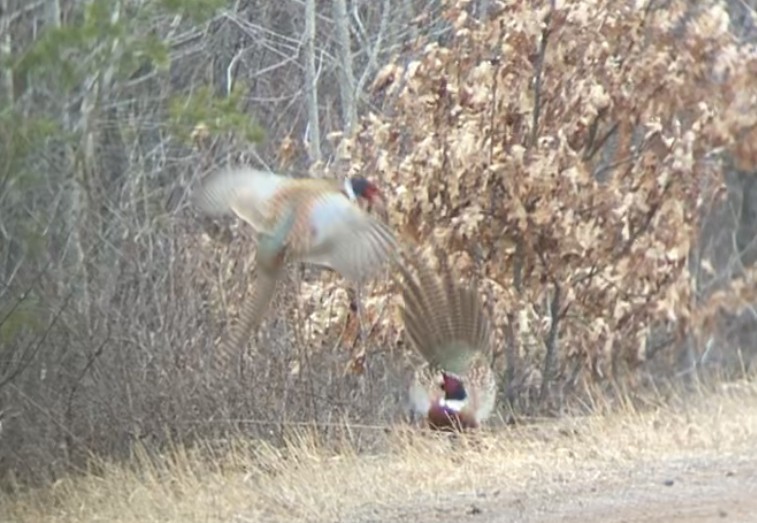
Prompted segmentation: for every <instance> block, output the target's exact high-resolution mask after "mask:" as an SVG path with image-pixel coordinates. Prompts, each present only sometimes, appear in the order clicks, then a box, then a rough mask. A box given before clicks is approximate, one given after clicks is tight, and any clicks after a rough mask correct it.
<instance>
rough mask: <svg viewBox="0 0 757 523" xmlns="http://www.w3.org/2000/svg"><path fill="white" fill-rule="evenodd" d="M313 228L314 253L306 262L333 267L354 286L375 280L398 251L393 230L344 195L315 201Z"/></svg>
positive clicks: (329, 195) (332, 194) (331, 194)
mask: <svg viewBox="0 0 757 523" xmlns="http://www.w3.org/2000/svg"><path fill="white" fill-rule="evenodd" d="M310 226H311V231H310V233H311V237H310V249H309V252H307V253H306V254H305V255H304V256H303V261H306V262H310V263H315V264H319V265H325V266H328V267H331V268H333V269H334V270H335V271H337V272H339V273H340V274H341V275H342V276H344V277H345V278H347V279H349V280H351V281H353V282H360V281H363V280H365V279H369V278H371V277H373V276H375V275H376V273H377V272H378V271H379V270H380V269H381V268H382V266H383V265H384V264H385V263H386V262H387V261H388V260H390V259H391V258H393V256H394V254H395V253H396V250H397V240H396V239H395V237H394V234H393V233H392V231H391V230H390V229H389V227H388V226H387V225H386V224H384V223H383V222H381V221H379V220H377V219H375V218H374V217H372V216H371V215H370V214H368V213H367V212H365V211H363V210H362V209H361V208H360V207H358V206H357V205H355V204H354V203H352V202H351V201H350V200H349V199H348V198H347V197H346V196H344V195H343V194H342V193H340V192H336V191H331V192H324V193H322V194H321V195H319V196H318V197H317V198H316V199H315V201H314V202H313V203H312V207H311V213H310Z"/></svg>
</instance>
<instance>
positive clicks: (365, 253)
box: [193, 168, 397, 347]
mask: <svg viewBox="0 0 757 523" xmlns="http://www.w3.org/2000/svg"><path fill="white" fill-rule="evenodd" d="M380 198H381V194H380V192H379V190H378V188H377V187H376V186H375V185H374V184H373V183H371V182H369V181H368V180H366V179H365V178H362V177H354V178H349V179H346V180H345V181H344V183H343V184H341V183H339V182H337V181H336V180H325V179H313V178H307V179H295V178H288V177H285V176H281V175H278V174H274V173H271V172H267V171H259V170H255V169H251V168H236V169H228V170H223V171H219V172H216V173H214V174H212V175H210V176H208V177H207V178H206V179H205V180H203V182H202V183H201V185H200V187H199V188H198V189H197V190H196V191H195V193H194V196H193V199H194V202H195V205H197V207H198V208H199V209H200V210H201V211H203V212H204V213H205V214H207V215H210V216H219V215H228V214H236V215H237V216H238V217H239V218H241V219H242V220H244V221H246V222H247V223H249V224H250V225H252V227H253V228H254V229H255V230H256V231H257V232H258V254H257V264H258V268H257V273H258V274H257V278H256V284H255V291H254V293H253V299H252V300H251V301H250V302H249V304H247V305H245V306H244V307H243V310H242V315H241V318H240V324H239V328H237V329H236V330H235V331H234V332H233V333H232V335H231V343H232V345H236V346H237V347H240V344H244V342H245V341H246V339H247V337H248V336H249V334H250V333H251V332H252V331H253V330H254V329H256V328H257V326H258V323H259V321H260V320H261V319H262V316H263V313H264V312H265V309H266V307H267V305H268V302H269V301H270V299H271V297H272V295H273V291H274V290H275V284H276V281H277V280H278V278H279V276H280V273H281V270H282V269H283V267H284V265H285V263H284V258H286V259H288V260H293V261H302V262H306V263H312V264H315V265H319V266H324V267H329V268H331V269H333V270H335V271H336V272H338V273H339V274H341V275H342V276H344V277H345V278H346V279H348V280H349V281H351V282H352V283H353V284H356V285H359V284H360V283H362V282H364V281H365V280H367V279H370V278H372V277H373V276H375V275H376V274H377V273H378V272H379V270H380V269H381V268H382V267H383V266H384V264H385V262H387V261H388V260H389V259H390V258H392V257H393V256H394V253H395V252H396V249H397V242H396V239H395V237H394V234H393V233H392V232H391V230H390V229H389V227H388V226H387V225H386V224H384V223H382V222H381V221H378V220H376V219H375V218H373V217H372V216H371V215H370V214H368V213H367V212H366V211H364V210H363V209H361V208H360V206H359V205H358V201H360V200H364V201H366V202H367V203H368V204H369V205H373V204H375V203H376V202H377V201H378V200H380Z"/></svg>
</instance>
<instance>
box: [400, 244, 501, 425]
mask: <svg viewBox="0 0 757 523" xmlns="http://www.w3.org/2000/svg"><path fill="white" fill-rule="evenodd" d="M437 258H438V260H439V265H440V270H439V271H435V270H434V269H433V268H432V267H431V265H430V263H429V262H428V260H426V259H424V257H423V256H421V255H420V254H419V255H416V256H414V257H413V258H411V259H409V260H408V261H407V262H406V263H405V264H404V265H400V266H399V267H400V273H401V275H402V280H401V282H400V285H401V288H402V296H403V299H404V306H403V307H402V320H403V322H404V324H405V333H406V337H407V338H408V340H409V342H410V344H411V345H412V346H414V347H415V348H416V349H417V350H418V352H420V353H421V355H423V357H424V358H425V359H426V364H424V366H423V367H421V368H419V369H417V370H416V371H415V373H414V376H413V382H412V384H411V386H410V391H409V400H410V408H411V411H412V413H413V414H414V415H421V416H423V417H424V418H425V419H426V421H427V423H428V424H429V426H430V427H432V428H435V429H449V428H458V429H459V428H463V429H465V428H475V427H478V426H479V425H480V424H481V422H482V421H484V420H485V419H486V418H488V417H489V416H490V415H491V413H492V411H493V410H494V405H495V402H496V395H497V384H496V380H495V377H494V372H493V371H492V368H491V346H490V324H489V320H488V319H487V317H486V315H485V313H484V310H483V305H482V304H481V300H480V299H479V296H478V294H477V291H476V288H475V286H473V285H463V284H460V283H457V282H456V281H455V279H454V276H453V273H452V270H451V269H450V267H449V266H448V265H447V264H446V262H445V260H444V257H443V256H440V255H437Z"/></svg>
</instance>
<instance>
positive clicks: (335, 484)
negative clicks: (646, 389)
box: [0, 382, 757, 523]
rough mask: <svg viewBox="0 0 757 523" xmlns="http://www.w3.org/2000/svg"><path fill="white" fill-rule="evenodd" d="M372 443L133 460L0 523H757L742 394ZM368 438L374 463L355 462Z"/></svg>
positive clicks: (6, 507)
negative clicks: (211, 457) (473, 432)
mask: <svg viewBox="0 0 757 523" xmlns="http://www.w3.org/2000/svg"><path fill="white" fill-rule="evenodd" d="M598 410H600V411H601V410H602V408H601V407H600V408H599V409H598ZM371 429H373V432H372V433H371ZM379 429H380V428H371V427H362V428H361V427H355V426H349V425H346V426H345V431H344V437H343V441H339V442H338V443H337V444H336V450H334V443H335V441H334V439H333V438H332V439H330V440H329V441H328V442H324V441H322V440H320V439H319V438H318V437H316V436H315V435H313V434H312V433H308V432H307V431H305V432H303V431H296V432H293V435H292V438H291V440H290V443H289V444H288V446H287V447H286V448H284V449H280V448H273V447H270V446H267V445H265V444H261V443H259V442H249V441H243V440H240V441H239V442H237V443H236V444H235V446H234V447H233V448H232V449H231V450H230V451H229V452H228V453H227V454H226V455H224V456H223V457H220V458H219V459H217V460H213V461H212V462H208V461H207V460H204V459H200V458H198V457H197V456H196V455H194V454H193V453H192V451H189V450H187V449H181V448H179V449H176V451H175V452H174V453H172V454H171V455H170V456H165V457H162V458H160V459H158V460H155V459H154V458H151V459H148V458H147V457H146V456H145V455H139V454H138V455H135V457H134V459H133V462H132V463H129V464H107V463H102V464H99V465H98V467H97V472H96V473H92V474H89V475H85V476H83V477H72V478H68V479H64V480H61V481H59V482H57V483H56V484H55V485H53V486H52V487H50V488H47V489H42V490H38V491H32V492H25V493H20V494H16V495H14V496H5V497H2V496H0V521H9V522H11V521H14V522H15V521H18V522H22V521H23V522H26V521H35V522H37V521H39V522H53V521H55V522H63V521H66V522H68V521H86V522H89V521H91V522H94V521H108V522H111V521H112V522H125V521H130V522H131V521H140V522H142V521H144V522H152V521H155V522H157V521H161V522H180V521H181V522H184V521H187V522H190V521H198V522H199V521H203V522H211V521H213V522H215V521H229V522H239V523H242V522H257V521H345V522H356V523H363V522H371V521H377V522H378V521H382V522H383V521H418V522H422V523H423V522H429V523H430V522H440V523H446V522H481V523H492V522H498V521H508V522H515V521H524V522H530V521H535V522H538V521H550V522H551V521H564V522H579V521H581V522H583V521H602V522H634V521H645V522H650V521H651V522H663V521H666V522H668V521H672V522H684V521H692V522H705V521H726V522H737V521H744V522H749V521H754V522H757V387H756V386H755V385H753V384H751V383H746V382H744V383H741V384H739V385H737V386H736V385H728V386H723V387H721V388H720V389H719V390H718V391H717V392H712V391H709V392H706V393H704V392H701V393H694V394H689V393H687V395H685V396H681V397H680V398H677V399H675V398H674V401H672V402H667V403H665V405H662V404H661V405H660V406H657V407H651V406H650V407H648V408H646V409H644V410H643V411H637V410H636V409H634V408H633V407H631V406H630V403H629V404H628V405H625V406H621V408H619V409H618V408H617V406H615V407H613V410H612V411H611V412H609V411H608V413H606V414H604V415H596V416H590V417H576V418H566V419H563V420H559V421H547V422H542V423H531V424H524V425H520V426H516V427H514V428H513V427H510V428H499V429H494V430H491V431H489V432H486V433H482V434H476V435H466V436H459V437H446V436H439V435H430V434H427V433H419V432H418V431H415V430H407V429H406V428H401V427H400V428H395V430H393V431H392V433H391V434H389V435H383V430H379ZM377 434H380V435H379V436H377ZM369 436H370V437H371V438H374V439H375V438H378V439H381V438H383V440H382V442H381V444H380V446H381V450H380V451H377V452H375V453H373V454H370V455H366V454H365V453H359V452H357V451H356V450H355V449H356V448H358V447H363V446H364V443H365V439H366V438H368V437H369Z"/></svg>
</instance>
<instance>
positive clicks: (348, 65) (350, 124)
mask: <svg viewBox="0 0 757 523" xmlns="http://www.w3.org/2000/svg"><path fill="white" fill-rule="evenodd" d="M334 23H335V24H336V39H337V46H338V48H339V50H338V53H339V62H340V64H339V65H340V67H339V73H340V75H339V93H340V99H341V102H342V103H341V105H342V128H343V130H344V134H345V135H349V134H350V133H351V132H352V130H353V129H354V128H355V123H356V119H357V107H355V75H354V73H353V71H352V46H351V45H350V20H349V16H348V15H347V2H346V1H345V0H334Z"/></svg>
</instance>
